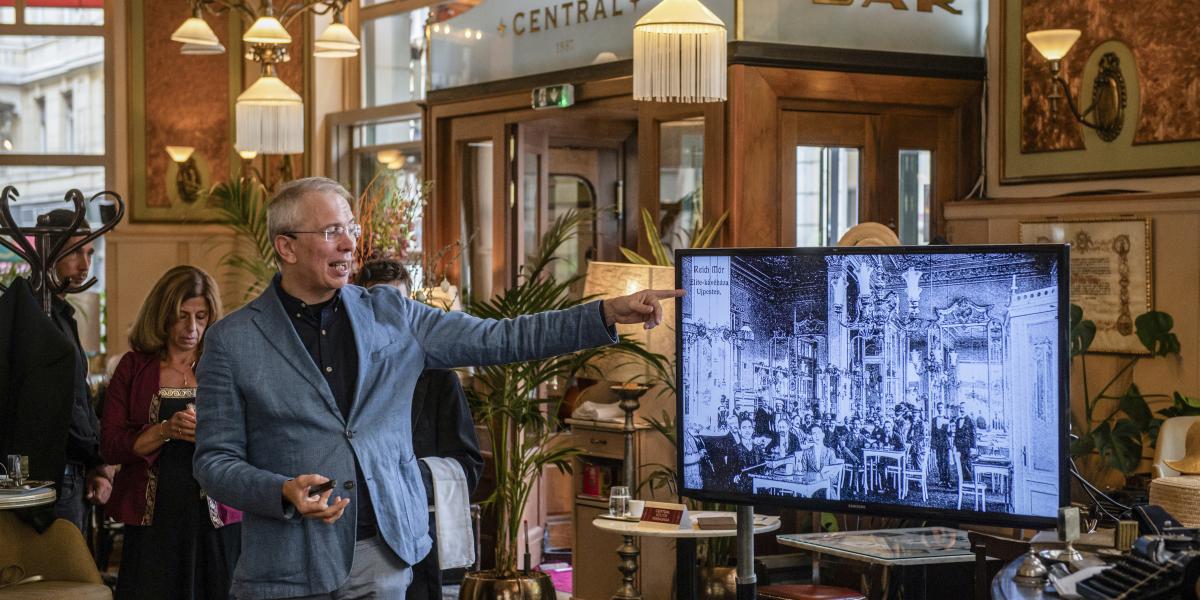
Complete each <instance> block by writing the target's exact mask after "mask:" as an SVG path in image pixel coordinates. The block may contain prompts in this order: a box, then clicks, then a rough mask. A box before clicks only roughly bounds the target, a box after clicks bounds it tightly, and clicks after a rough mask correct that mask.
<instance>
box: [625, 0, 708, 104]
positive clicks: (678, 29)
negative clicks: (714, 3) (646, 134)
mask: <svg viewBox="0 0 1200 600" xmlns="http://www.w3.org/2000/svg"><path fill="white" fill-rule="evenodd" d="M725 68H726V64H725V23H723V22H722V21H721V19H719V18H717V16H716V15H714V14H713V13H712V11H710V10H708V8H707V7H705V6H704V5H703V4H701V3H700V2H699V0H663V2H662V3H660V4H659V5H658V6H656V7H654V9H652V10H651V11H650V12H648V13H646V15H645V16H644V17H642V18H641V19H638V22H637V25H634V27H633V99H634V100H652V101H655V102H720V101H723V100H725V97H726V93H725Z"/></svg>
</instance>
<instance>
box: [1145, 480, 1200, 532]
mask: <svg viewBox="0 0 1200 600" xmlns="http://www.w3.org/2000/svg"><path fill="white" fill-rule="evenodd" d="M1150 504H1157V505H1159V506H1161V507H1162V508H1163V510H1165V511H1167V512H1168V513H1170V515H1171V516H1173V517H1175V518H1176V519H1177V520H1178V521H1179V523H1180V524H1182V525H1183V526H1184V527H1200V477H1192V476H1187V475H1184V476H1182V477H1159V478H1158V479H1155V480H1153V481H1151V482H1150Z"/></svg>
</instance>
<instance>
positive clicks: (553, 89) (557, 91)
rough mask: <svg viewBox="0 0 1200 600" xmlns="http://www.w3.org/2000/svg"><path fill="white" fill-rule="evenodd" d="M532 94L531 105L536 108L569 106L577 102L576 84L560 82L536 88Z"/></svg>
mask: <svg viewBox="0 0 1200 600" xmlns="http://www.w3.org/2000/svg"><path fill="white" fill-rule="evenodd" d="M531 96H532V100H531V105H532V106H533V108H534V110H541V109H544V108H567V107H568V106H573V105H574V104H575V85H574V84H570V83H559V84H557V85H548V86H546V87H540V88H534V90H533V92H532V94H531Z"/></svg>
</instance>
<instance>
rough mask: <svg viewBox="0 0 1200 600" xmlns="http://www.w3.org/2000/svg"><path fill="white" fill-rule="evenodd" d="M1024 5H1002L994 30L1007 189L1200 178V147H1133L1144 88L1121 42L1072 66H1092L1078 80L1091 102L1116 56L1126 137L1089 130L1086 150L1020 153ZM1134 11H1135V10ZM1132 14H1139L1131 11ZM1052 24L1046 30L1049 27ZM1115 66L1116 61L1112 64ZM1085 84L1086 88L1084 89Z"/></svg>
mask: <svg viewBox="0 0 1200 600" xmlns="http://www.w3.org/2000/svg"><path fill="white" fill-rule="evenodd" d="M1023 4H1024V0H1000V11H999V18H998V19H996V21H995V22H993V24H992V26H993V27H995V28H996V30H997V31H999V35H1000V48H999V55H1000V103H999V111H1000V113H999V134H1000V182H1001V183H1003V184H1014V183H1033V182H1042V181H1089V180H1096V179H1115V178H1129V177H1156V176H1172V175H1192V174H1196V173H1200V141H1172V142H1161V143H1137V144H1135V143H1133V136H1134V132H1135V130H1136V129H1137V127H1136V125H1137V120H1138V118H1139V112H1138V107H1139V106H1140V105H1141V87H1140V82H1139V81H1138V69H1137V63H1136V61H1135V58H1134V55H1133V50H1132V49H1130V48H1129V47H1128V46H1126V45H1125V44H1124V43H1122V42H1121V41H1119V40H1110V41H1108V42H1105V43H1103V44H1100V45H1099V46H1097V47H1096V48H1075V49H1074V50H1072V53H1073V55H1072V59H1073V60H1088V57H1089V55H1090V56H1093V57H1094V58H1095V60H1089V61H1088V66H1087V67H1085V68H1084V70H1083V71H1082V73H1081V76H1080V77H1077V78H1073V79H1072V83H1073V84H1074V85H1076V86H1077V89H1076V92H1075V93H1076V94H1077V96H1079V97H1091V96H1092V91H1091V90H1089V89H1088V87H1087V86H1089V85H1092V84H1093V83H1092V82H1093V81H1094V80H1095V79H1096V77H1097V75H1098V74H1099V72H1100V71H1101V67H1100V65H1099V64H1098V62H1099V61H1100V60H1101V58H1102V57H1103V55H1105V54H1113V56H1114V58H1115V59H1118V60H1119V62H1120V65H1121V69H1122V71H1121V74H1122V76H1123V79H1124V81H1125V85H1126V88H1127V94H1128V98H1127V100H1128V104H1127V105H1128V107H1129V108H1128V110H1126V111H1124V112H1125V114H1124V115H1123V117H1124V118H1125V119H1126V121H1125V123H1124V125H1125V127H1124V129H1123V132H1122V133H1121V134H1120V135H1118V136H1116V137H1114V138H1113V139H1112V140H1111V141H1105V140H1102V139H1101V138H1100V136H1099V135H1098V134H1096V133H1095V132H1093V131H1091V130H1090V129H1087V128H1085V127H1084V126H1083V125H1079V124H1078V123H1076V125H1078V126H1079V127H1080V128H1082V129H1083V130H1084V133H1083V135H1084V143H1085V145H1086V148H1085V149H1081V150H1055V151H1047V152H1036V153H1029V154H1025V153H1022V152H1021V141H1020V140H1021V122H1022V118H1023V114H1022V109H1021V94H1022V93H1023V91H1022V90H1023V89H1024V85H1023V84H1022V82H1023V79H1024V75H1025V74H1024V72H1023V71H1024V70H1023V67H1022V64H1023V63H1022V60H1021V50H1022V48H1023V45H1024V44H1025V43H1026V42H1025V39H1024V36H1023V35H1022V31H1021V10H1022V7H1023ZM1130 6H1132V5H1130ZM1129 10H1137V7H1132V8H1130V9H1129ZM1050 26H1052V24H1047V27H1050ZM1110 62H1111V60H1110ZM1085 84H1086V85H1085Z"/></svg>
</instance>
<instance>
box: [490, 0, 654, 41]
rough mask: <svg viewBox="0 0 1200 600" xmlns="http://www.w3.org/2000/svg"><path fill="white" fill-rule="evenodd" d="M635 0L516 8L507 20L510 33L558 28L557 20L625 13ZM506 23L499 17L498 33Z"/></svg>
mask: <svg viewBox="0 0 1200 600" xmlns="http://www.w3.org/2000/svg"><path fill="white" fill-rule="evenodd" d="M638 2H640V0H571V1H570V2H563V3H561V4H551V5H548V6H538V7H534V8H530V9H528V10H520V11H517V12H516V13H514V14H513V15H512V17H511V18H510V19H509V23H511V29H512V32H513V34H514V35H525V34H527V33H540V32H542V31H549V30H552V29H558V28H559V26H560V24H561V26H562V27H570V26H571V23H572V22H574V23H575V25H576V26H578V25H583V24H586V23H591V22H593V21H600V20H602V19H608V18H617V17H621V16H624V15H625V11H626V10H629V11H630V12H634V11H636V10H637V5H638ZM507 27H508V26H506V25H505V23H504V20H503V19H501V20H500V27H499V28H498V30H499V31H500V32H501V34H503V33H504V30H505V29H506V28H507Z"/></svg>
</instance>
